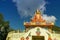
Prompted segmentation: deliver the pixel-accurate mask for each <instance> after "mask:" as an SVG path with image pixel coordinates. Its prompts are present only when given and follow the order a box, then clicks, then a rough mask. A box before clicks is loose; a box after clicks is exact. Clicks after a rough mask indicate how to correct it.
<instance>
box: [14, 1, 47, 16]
mask: <svg viewBox="0 0 60 40" xmlns="http://www.w3.org/2000/svg"><path fill="white" fill-rule="evenodd" d="M13 2H14V3H16V7H17V10H18V13H19V15H20V17H28V16H32V15H33V14H34V12H35V11H36V9H40V10H41V12H42V13H44V11H45V10H46V7H45V5H46V2H45V0H13Z"/></svg>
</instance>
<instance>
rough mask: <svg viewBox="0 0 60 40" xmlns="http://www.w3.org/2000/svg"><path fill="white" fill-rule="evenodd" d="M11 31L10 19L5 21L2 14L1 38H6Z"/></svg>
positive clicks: (0, 22)
mask: <svg viewBox="0 0 60 40" xmlns="http://www.w3.org/2000/svg"><path fill="white" fill-rule="evenodd" d="M9 31H11V29H10V26H9V21H5V20H4V17H3V15H2V14H0V40H6V37H7V34H8V32H9Z"/></svg>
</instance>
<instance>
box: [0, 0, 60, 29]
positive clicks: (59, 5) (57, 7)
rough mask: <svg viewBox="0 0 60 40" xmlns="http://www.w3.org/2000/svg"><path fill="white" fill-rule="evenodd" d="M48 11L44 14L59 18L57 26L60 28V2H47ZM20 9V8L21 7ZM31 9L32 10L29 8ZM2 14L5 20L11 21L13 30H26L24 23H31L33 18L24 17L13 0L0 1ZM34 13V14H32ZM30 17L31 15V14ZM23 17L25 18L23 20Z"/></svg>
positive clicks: (51, 0)
mask: <svg viewBox="0 0 60 40" xmlns="http://www.w3.org/2000/svg"><path fill="white" fill-rule="evenodd" d="M45 1H46V2H47V4H46V5H45V7H46V11H45V12H44V14H47V15H53V16H55V17H56V18H57V20H56V23H55V24H56V25H57V26H60V0H45ZM19 8H20V7H19ZM28 9H30V8H28ZM0 13H2V14H3V15H4V18H5V20H6V21H7V20H8V21H10V27H11V28H13V29H21V30H23V29H24V25H23V22H24V21H30V18H31V16H27V15H25V14H24V15H25V16H27V17H25V16H23V14H22V15H20V13H21V12H20V13H19V12H18V10H17V7H16V3H14V2H13V1H12V0H0ZM31 13H32V12H31ZM29 15H30V14H29ZM21 16H23V17H22V18H21Z"/></svg>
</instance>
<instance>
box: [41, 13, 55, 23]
mask: <svg viewBox="0 0 60 40" xmlns="http://www.w3.org/2000/svg"><path fill="white" fill-rule="evenodd" d="M42 17H43V19H44V20H46V22H55V21H56V17H55V16H48V15H46V14H43V16H42Z"/></svg>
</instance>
